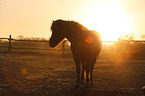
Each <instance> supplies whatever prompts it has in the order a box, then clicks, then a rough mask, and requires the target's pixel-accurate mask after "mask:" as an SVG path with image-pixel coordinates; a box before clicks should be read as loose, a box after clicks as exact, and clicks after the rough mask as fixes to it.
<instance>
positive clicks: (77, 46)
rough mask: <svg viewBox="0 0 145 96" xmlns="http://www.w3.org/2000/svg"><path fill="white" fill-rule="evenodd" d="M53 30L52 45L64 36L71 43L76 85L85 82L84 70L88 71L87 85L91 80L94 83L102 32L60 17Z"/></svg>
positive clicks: (56, 43) (50, 42) (54, 22)
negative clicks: (94, 70)
mask: <svg viewBox="0 0 145 96" xmlns="http://www.w3.org/2000/svg"><path fill="white" fill-rule="evenodd" d="M51 30H52V35H51V38H50V41H49V45H50V47H55V46H56V45H58V44H59V43H60V42H61V41H62V40H63V39H64V38H67V39H68V41H70V43H71V51H72V55H73V59H74V61H75V64H76V72H77V83H76V86H79V85H80V83H83V81H84V72H86V86H88V85H89V82H90V84H92V85H93V84H94V83H93V67H94V64H95V62H96V58H97V56H98V55H99V53H100V51H101V49H102V41H101V37H100V34H99V33H98V32H96V31H92V30H88V29H87V28H86V27H84V26H83V25H81V24H79V23H78V22H75V21H65V20H60V19H59V20H56V21H53V23H52V25H51ZM81 67H82V70H81Z"/></svg>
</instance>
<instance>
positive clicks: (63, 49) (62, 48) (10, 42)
mask: <svg viewBox="0 0 145 96" xmlns="http://www.w3.org/2000/svg"><path fill="white" fill-rule="evenodd" d="M0 40H8V45H5V46H1V45H0V47H1V48H8V52H11V49H28V50H49V49H48V48H46V49H44V48H43V49H42V48H41V49H40V48H34V47H33V48H22V47H21V48H17V47H13V46H12V41H24V42H25V41H27V42H49V41H48V40H21V39H20V40H19V39H13V38H12V36H11V35H9V38H0ZM65 43H66V41H64V42H63V43H62V46H61V48H60V49H59V51H60V50H61V51H62V54H64V51H65V50H68V49H65Z"/></svg>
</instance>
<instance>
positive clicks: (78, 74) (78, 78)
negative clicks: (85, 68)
mask: <svg viewBox="0 0 145 96" xmlns="http://www.w3.org/2000/svg"><path fill="white" fill-rule="evenodd" d="M75 64H76V72H77V83H76V87H78V86H79V85H80V62H79V61H75Z"/></svg>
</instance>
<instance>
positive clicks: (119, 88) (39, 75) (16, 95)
mask: <svg viewBox="0 0 145 96" xmlns="http://www.w3.org/2000/svg"><path fill="white" fill-rule="evenodd" d="M118 61H119V60H115V62H113V61H105V60H99V61H98V62H97V63H96V64H95V68H94V82H95V86H93V87H89V88H85V86H84V85H81V86H80V88H75V87H74V85H75V82H76V71H75V64H74V61H73V59H72V58H61V57H54V56H50V55H46V54H45V55H44V54H28V53H26V54H21V53H2V54H0V96H143V92H142V90H141V87H143V86H145V74H144V73H145V62H144V61H124V62H123V61H122V62H118Z"/></svg>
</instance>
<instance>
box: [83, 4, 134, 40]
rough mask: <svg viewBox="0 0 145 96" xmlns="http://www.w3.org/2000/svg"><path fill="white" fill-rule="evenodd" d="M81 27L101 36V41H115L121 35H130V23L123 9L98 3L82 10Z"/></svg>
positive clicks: (114, 5)
mask: <svg viewBox="0 0 145 96" xmlns="http://www.w3.org/2000/svg"><path fill="white" fill-rule="evenodd" d="M82 15H83V16H82V17H83V22H82V23H83V25H84V26H85V27H87V28H88V29H90V30H96V31H98V32H99V33H100V34H101V38H102V41H115V40H118V38H119V37H120V36H121V35H122V34H128V33H131V32H132V31H133V30H132V22H131V19H130V18H129V15H128V14H127V13H126V11H125V10H123V8H121V7H120V6H119V5H116V4H112V3H110V4H106V3H105V4H104V3H103V2H101V3H99V4H98V2H97V3H96V4H95V2H94V3H93V4H90V6H89V7H86V8H84V13H82Z"/></svg>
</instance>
